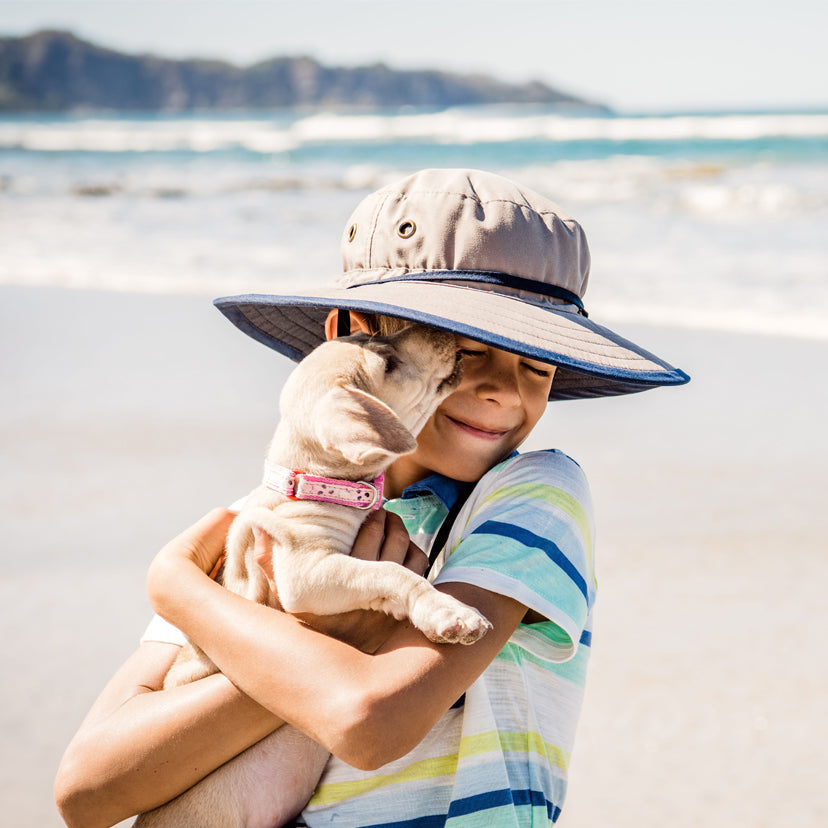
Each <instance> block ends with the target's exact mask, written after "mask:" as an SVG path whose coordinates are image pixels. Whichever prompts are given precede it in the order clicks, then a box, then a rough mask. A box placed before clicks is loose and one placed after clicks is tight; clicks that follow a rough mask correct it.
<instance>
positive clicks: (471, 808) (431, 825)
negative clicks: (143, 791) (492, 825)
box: [366, 788, 561, 828]
mask: <svg viewBox="0 0 828 828" xmlns="http://www.w3.org/2000/svg"><path fill="white" fill-rule="evenodd" d="M513 805H516V806H518V807H519V806H526V805H529V806H531V807H535V808H538V807H540V808H546V815H547V818H548V819H550V820H551V821H552V822H555V821H556V820H557V819H558V817H559V816H560V813H561V809H560V808H559V807H558V806H557V805H555V804H554V803H553V802H549V800H547V798H546V796H545V794H544V793H543V791H533V790H528V789H527V790H522V791H513V790H509V789H508V788H503V789H501V790H499V791H487V792H486V793H482V794H477V795H475V796H467V797H465V798H463V799H455V800H454V801H453V802H452V803H451V806H450V809H449V813H448V816H445V815H443V814H433V815H431V816H421V817H417V818H415V819H404V820H399V821H397V820H395V821H394V822H378V823H374V824H372V825H369V826H366V828H443V826H444V825H445V824H446V821H447V820H449V819H452V818H456V817H462V816H468V815H469V814H480V815H481V816H483V815H484V812H485V811H489V810H492V809H493V808H502V807H504V806H513Z"/></svg>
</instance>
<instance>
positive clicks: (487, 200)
mask: <svg viewBox="0 0 828 828" xmlns="http://www.w3.org/2000/svg"><path fill="white" fill-rule="evenodd" d="M392 193H393V194H394V195H397V196H399V197H400V198H404V199H409V198H411V197H412V196H420V195H441V196H442V195H452V196H457V197H458V198H467V199H469V200H470V201H476V202H477V203H478V204H480V205H481V206H482V205H484V204H511V205H512V206H513V207H517V208H519V209H521V210H528V211H529V212H530V213H535V215H538V216H555V217H556V218H559V219H560V220H561V221H562V222H563V223H564V224H575V225H577V224H578V222H577V221H576V219H574V218H572V216H570V215H568V214H566V213H564V211H563V210H561V209H555V210H540V209H538V208H537V207H533V206H532V205H531V204H521V203H520V202H517V201H514V200H513V199H510V198H481V197H480V196H478V195H469V193H458V192H455V191H454V190H415V191H414V192H412V193H403V192H400V191H399V190H394V191H392ZM387 198H388V197H387V196H386V197H385V198H383V199H382V202H381V203H384V202H385V201H386V200H387Z"/></svg>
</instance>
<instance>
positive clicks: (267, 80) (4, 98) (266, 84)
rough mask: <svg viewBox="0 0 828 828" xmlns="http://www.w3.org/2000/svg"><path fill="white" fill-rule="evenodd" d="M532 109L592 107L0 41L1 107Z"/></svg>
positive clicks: (512, 89) (313, 70) (345, 72)
mask: <svg viewBox="0 0 828 828" xmlns="http://www.w3.org/2000/svg"><path fill="white" fill-rule="evenodd" d="M493 103H535V104H558V105H566V106H572V107H591V106H592V105H591V104H589V103H588V102H586V101H583V100H581V99H578V98H576V97H573V96H571V95H566V94H564V93H562V92H559V91H558V90H556V89H552V88H551V87H549V86H546V85H545V84H542V83H538V82H534V83H528V84H508V83H503V82H501V81H498V80H496V79H494V78H491V77H485V76H482V75H458V74H451V73H447V72H439V71H430V70H422V71H399V70H394V69H391V68H389V67H388V66H385V65H384V64H375V65H372V66H361V67H350V68H348V67H330V66H323V65H322V64H320V63H318V62H317V61H316V60H313V59H312V58H309V57H275V58H273V59H271V60H266V61H263V62H261V63H257V64H254V65H252V66H248V67H243V68H242V67H238V66H234V65H232V64H230V63H225V62H222V61H218V60H171V59H167V58H163V57H157V56H154V55H130V54H124V53H121V52H117V51H113V50H112V49H107V48H104V47H102V46H98V45H95V44H92V43H89V42H86V41H84V40H81V39H79V38H77V37H75V36H74V35H73V34H71V33H70V32H62V31H41V32H37V33H35V34H32V35H29V36H27V37H0V111H6V112H9V111H65V110H79V109H80V110H143V111H172V112H175V111H184V110H191V109H223V110H233V109H271V108H281V107H306V106H307V107H319V106H333V107H346V106H347V107H399V106H414V107H435V108H439V107H446V106H459V105H464V104H493Z"/></svg>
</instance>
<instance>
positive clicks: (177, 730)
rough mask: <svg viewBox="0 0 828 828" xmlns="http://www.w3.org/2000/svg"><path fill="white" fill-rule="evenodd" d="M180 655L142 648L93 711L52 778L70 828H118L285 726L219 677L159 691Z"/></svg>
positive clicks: (166, 647) (169, 647) (169, 649)
mask: <svg viewBox="0 0 828 828" xmlns="http://www.w3.org/2000/svg"><path fill="white" fill-rule="evenodd" d="M178 650H179V648H178V647H177V646H175V645H173V644H161V643H158V642H146V643H144V644H142V645H141V646H140V648H139V649H138V650H137V651H136V652H135V653H134V654H133V655H132V656H131V657H130V658H129V659H128V660H127V661H126V662H125V664H124V665H123V666H122V667H121V668H120V670H119V671H118V672H117V673H116V674H115V676H114V677H113V678H112V680H111V681H110V682H109V684H107V686H106V687H105V688H104V690H103V692H102V693H101V695H100V696H99V698H98V699H97V701H96V702H95V704H94V705H93V707H92V709H91V710H90V712H89V714H88V715H87V717H86V719H85V720H84V722H83V724H82V725H81V727H80V729H79V730H78V732H77V734H76V735H75V737H74V739H73V740H72V742H71V743H70V745H69V747H68V748H67V750H66V753H65V754H64V757H63V760H62V762H61V765H60V768H59V770H58V774H57V777H56V780H55V798H56V801H57V803H58V807H59V809H60V811H61V814H62V815H63V818H64V820H65V821H66V823H67V825H69V826H75V825H82V826H84V828H94V827H95V826H107V825H113V824H115V823H116V822H119V821H120V820H122V819H125V818H127V817H129V816H133V815H134V814H136V813H139V812H141V811H145V810H149V809H150V808H153V807H155V806H157V805H160V804H162V803H164V802H167V801H169V800H170V799H172V798H173V797H175V796H177V795H178V794H180V793H181V792H182V791H184V790H186V789H187V788H189V787H190V786H191V785H194V784H195V783H196V782H198V781H199V780H200V779H202V778H203V777H204V776H206V775H207V774H208V773H210V772H211V771H213V770H215V768H217V767H219V766H220V765H222V764H223V763H224V762H226V761H228V760H229V759H231V758H232V757H233V756H235V755H237V754H238V753H241V751H243V750H245V749H246V748H248V747H249V746H250V745H252V744H255V743H256V742H258V741H259V740H260V739H262V738H263V737H264V736H266V735H267V734H268V733H270V732H272V731H273V730H275V729H276V728H277V727H279V725H280V724H282V721H281V720H280V719H279V718H277V717H276V716H274V715H273V714H272V713H271V712H270V711H268V710H266V709H264V708H263V707H261V706H260V705H258V704H256V702H254V701H253V700H252V699H250V698H249V697H247V696H245V695H244V694H243V693H242V692H241V691H239V690H238V689H237V688H236V687H234V686H233V685H232V684H231V683H230V682H229V681H228V680H227V679H226V678H225V677H224V676H222V675H220V674H216V675H213V676H208V677H207V678H205V679H202V680H201V681H197V682H194V683H192V684H188V685H184V686H182V687H176V688H174V689H173V690H167V691H164V692H163V693H160V692H155V691H157V690H160V688H161V685H162V682H163V679H164V676H165V675H166V672H167V670H168V669H169V666H170V664H171V663H172V661H173V660H174V658H175V656H176V655H177V653H178Z"/></svg>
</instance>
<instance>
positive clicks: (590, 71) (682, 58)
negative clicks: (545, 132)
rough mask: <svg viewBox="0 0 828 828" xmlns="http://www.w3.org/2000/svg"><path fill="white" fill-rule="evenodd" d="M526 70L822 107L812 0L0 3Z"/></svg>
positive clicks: (682, 93)
mask: <svg viewBox="0 0 828 828" xmlns="http://www.w3.org/2000/svg"><path fill="white" fill-rule="evenodd" d="M46 26H49V27H61V28H69V29H71V30H73V31H75V32H76V33H77V34H79V35H81V36H84V37H86V38H88V39H92V40H95V41H97V42H99V43H101V44H103V45H108V46H111V47H113V48H118V49H122V50H125V51H132V52H146V51H149V52H155V53H157V54H162V55H167V56H170V57H185V56H186V57H193V56H199V57H221V58H224V59H226V60H230V61H232V62H234V63H239V64H248V63H252V62H254V61H256V60H259V59H262V58H266V57H272V56H274V55H298V54H308V55H312V56H313V57H316V58H318V59H320V60H321V61H323V62H325V63H328V64H332V65H355V64H365V63H372V62H376V61H383V62H385V63H387V64H389V65H391V66H394V67H399V68H426V67H432V68H436V69H447V70H456V71H469V72H472V71H483V72H486V73H488V74H492V75H494V76H496V77H499V78H502V79H504V80H529V79H538V80H543V81H546V82H547V83H549V84H551V85H553V86H557V87H558V88H560V89H562V90H563V91H567V92H572V93H574V94H579V95H582V96H584V97H587V98H590V99H592V100H597V101H600V102H602V103H607V104H609V105H610V106H613V107H615V108H618V109H621V110H637V109H654V108H655V109H657V108H667V109H694V108H752V107H753V108H755V107H802V106H806V107H807V106H822V107H824V106H828V46H826V38H827V37H828V36H827V35H826V33H828V2H826V1H825V0H784V2H779V0H776V1H775V2H770V0H694V1H693V2H681V1H680V0H402V1H400V0H301V1H300V2H294V0H44V1H43V2H41V0H0V34H24V33H29V32H31V31H34V30H35V29H38V28H42V27H46Z"/></svg>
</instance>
